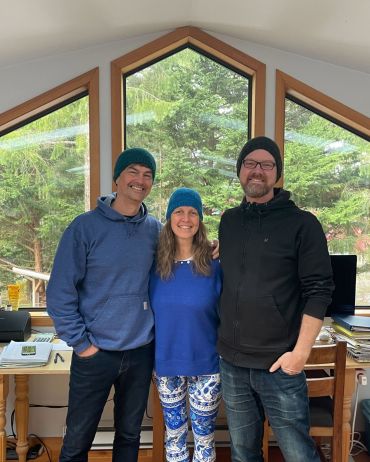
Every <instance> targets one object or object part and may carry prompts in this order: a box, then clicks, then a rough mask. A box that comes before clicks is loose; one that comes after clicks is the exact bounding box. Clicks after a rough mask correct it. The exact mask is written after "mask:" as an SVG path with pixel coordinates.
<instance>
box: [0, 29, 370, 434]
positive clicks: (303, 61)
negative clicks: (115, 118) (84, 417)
mask: <svg viewBox="0 0 370 462" xmlns="http://www.w3.org/2000/svg"><path fill="white" fill-rule="evenodd" d="M163 33H165V32H163ZM159 35H163V34H155V35H154V34H152V35H146V36H138V37H134V38H131V39H127V40H123V41H117V42H111V43H108V44H103V45H101V46H95V47H91V48H86V49H82V50H76V51H74V52H70V53H64V54H60V55H55V56H50V57H46V58H44V59H39V60H35V61H30V62H25V63H22V64H20V65H17V66H11V67H5V68H4V67H3V68H1V66H0V88H1V92H0V113H1V112H3V111H5V110H7V109H10V108H12V107H13V106H15V105H17V104H20V103H23V102H24V101H27V100H28V99H30V98H32V97H34V96H37V95H39V94H40V93H43V92H45V91H47V90H50V89H51V88H53V87H55V86H57V85H59V84H61V83H63V82H65V81H67V80H70V79H72V78H74V77H76V76H78V75H80V74H82V73H84V72H87V71H88V70H90V69H92V68H94V67H97V66H99V70H100V148H101V160H100V167H101V168H100V171H101V178H100V179H101V192H102V194H106V193H108V192H110V188H111V173H112V172H111V133H110V61H111V60H113V59H115V58H118V57H119V56H122V55H123V54H125V53H127V52H129V51H131V50H133V49H135V48H137V47H139V46H141V45H143V44H145V43H147V42H149V41H151V40H153V39H154V38H156V37H158V36H159ZM216 36H217V37H218V38H219V39H221V40H223V41H225V42H226V43H228V44H230V45H232V46H234V47H236V48H239V49H240V50H242V51H244V52H245V53H247V54H249V55H251V56H253V57H255V58H256V59H258V60H260V61H262V62H264V63H266V65H267V94H266V134H267V135H269V136H271V137H273V136H274V104H275V100H274V99H275V70H276V69H280V70H281V71H283V72H285V73H287V74H290V75H292V76H293V77H294V78H296V79H299V80H301V81H303V82H304V83H306V84H308V85H310V86H312V87H314V88H316V89H318V90H320V91H321V92H323V93H326V94H327V95H329V96H331V97H332V98H335V99H337V100H338V101H340V102H342V103H343V104H345V105H347V106H349V107H351V108H352V109H355V110H357V111H359V112H362V113H363V114H365V115H367V116H370V75H369V74H366V73H363V72H356V71H353V70H351V69H347V68H343V67H339V66H334V65H331V64H327V63H325V62H322V61H315V60H312V59H308V58H305V57H303V56H299V55H296V54H292V53H287V52H283V51H281V50H278V49H274V48H269V47H265V46H261V45H258V44H256V43H250V42H246V41H242V40H239V39H236V38H233V37H226V36H222V35H216ZM368 376H369V383H370V374H368ZM67 389H68V379H67V378H66V377H53V378H45V377H42V378H37V377H33V378H32V379H31V381H30V401H31V402H32V403H34V404H57V405H60V404H66V403H67ZM360 397H361V399H362V398H365V397H369V398H370V388H369V386H368V387H364V388H362V389H361V393H360ZM13 398H14V395H13V393H12V392H11V393H10V394H9V399H8V413H7V415H8V424H7V431H8V432H9V429H10V428H9V422H10V417H9V412H10V411H11V410H12V408H13ZM64 418H65V410H50V409H31V411H30V432H32V433H36V434H38V435H41V436H58V435H61V432H62V427H63V425H64ZM105 418H108V416H107V417H105ZM360 425H361V426H362V423H361V420H360Z"/></svg>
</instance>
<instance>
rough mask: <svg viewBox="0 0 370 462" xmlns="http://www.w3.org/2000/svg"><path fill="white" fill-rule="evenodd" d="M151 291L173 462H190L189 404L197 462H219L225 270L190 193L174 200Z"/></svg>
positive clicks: (178, 192) (179, 194)
mask: <svg viewBox="0 0 370 462" xmlns="http://www.w3.org/2000/svg"><path fill="white" fill-rule="evenodd" d="M166 219H167V223H166V224H165V226H164V227H163V229H162V231H161V234H160V237H159V244H158V250H157V265H156V269H155V270H154V271H153V273H152V277H151V283H150V297H151V304H152V308H153V311H154V318H155V342H156V347H155V379H156V384H157V387H158V392H159V397H160V400H161V404H162V408H163V415H164V420H165V424H166V457H167V461H168V462H174V461H176V462H188V461H189V460H190V459H189V451H188V449H187V446H186V438H187V433H188V415H187V409H186V396H188V397H189V403H190V419H191V424H192V430H193V437H194V456H193V462H212V461H214V460H215V459H216V453H215V442H214V431H215V421H216V416H217V411H218V406H219V403H220V398H221V386H220V374H219V367H218V355H217V352H216V340H217V327H218V323H219V318H218V300H219V296H220V292H221V270H220V264H219V261H218V260H212V256H211V246H210V245H209V242H208V239H207V234H206V229H205V226H204V224H203V221H202V220H203V209H202V201H201V198H200V196H199V194H198V193H197V192H196V191H194V190H192V189H188V188H180V189H177V190H176V191H175V192H174V193H173V194H172V196H171V198H170V200H169V203H168V208H167V213H166Z"/></svg>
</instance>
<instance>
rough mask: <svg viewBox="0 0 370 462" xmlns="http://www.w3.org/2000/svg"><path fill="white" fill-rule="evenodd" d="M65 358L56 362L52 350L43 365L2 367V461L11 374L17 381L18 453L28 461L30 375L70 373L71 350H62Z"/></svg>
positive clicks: (0, 460) (2, 461)
mask: <svg viewBox="0 0 370 462" xmlns="http://www.w3.org/2000/svg"><path fill="white" fill-rule="evenodd" d="M60 353H61V354H62V355H63V358H64V359H65V361H64V363H63V362H61V361H58V362H57V363H56V364H54V357H55V354H56V351H52V353H51V357H50V360H49V362H48V364H47V365H46V366H42V367H27V368H22V367H17V368H14V369H10V368H2V369H0V462H5V461H6V432H5V424H6V400H7V397H8V391H9V376H10V375H13V376H14V381H15V421H16V424H17V438H18V440H17V447H16V450H17V454H18V458H19V462H26V457H27V451H28V411H29V400H28V377H29V376H30V375H50V374H57V375H58V374H60V375H61V374H64V375H65V374H69V369H70V366H71V358H72V352H71V351H62V352H60Z"/></svg>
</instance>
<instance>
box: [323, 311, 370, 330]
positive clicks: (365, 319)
mask: <svg viewBox="0 0 370 462" xmlns="http://www.w3.org/2000/svg"><path fill="white" fill-rule="evenodd" d="M332 319H333V321H334V322H336V323H337V324H339V325H340V326H342V327H344V328H345V329H348V330H350V331H355V332H366V331H370V317H369V316H350V315H341V314H332Z"/></svg>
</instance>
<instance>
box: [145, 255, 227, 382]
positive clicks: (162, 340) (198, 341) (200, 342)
mask: <svg viewBox="0 0 370 462" xmlns="http://www.w3.org/2000/svg"><path fill="white" fill-rule="evenodd" d="M173 274H174V276H173V277H171V278H170V279H168V280H162V279H161V278H160V277H159V276H158V274H156V273H154V271H153V272H152V274H151V279H150V291H149V293H150V300H151V305H152V309H153V311H154V319H155V371H156V374H157V375H158V376H174V375H183V376H194V375H206V374H213V373H217V372H218V371H219V367H218V354H217V351H216V342H217V327H218V323H219V318H218V300H219V296H220V292H221V270H220V264H219V262H218V261H212V272H211V275H210V276H201V275H199V274H195V273H194V272H193V270H192V264H191V262H178V263H176V264H175V266H174V270H173Z"/></svg>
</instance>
